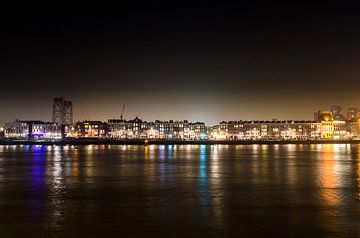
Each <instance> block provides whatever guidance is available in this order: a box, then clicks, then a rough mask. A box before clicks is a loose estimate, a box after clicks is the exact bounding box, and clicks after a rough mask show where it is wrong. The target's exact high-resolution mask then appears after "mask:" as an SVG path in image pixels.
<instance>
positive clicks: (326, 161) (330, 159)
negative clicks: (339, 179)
mask: <svg viewBox="0 0 360 238" xmlns="http://www.w3.org/2000/svg"><path fill="white" fill-rule="evenodd" d="M322 151H323V152H322V156H321V158H320V160H321V162H320V163H321V166H320V176H321V177H320V181H321V185H322V187H323V188H322V190H321V191H322V194H321V195H322V197H323V198H324V200H325V202H326V203H327V204H328V205H335V204H337V203H338V202H339V199H338V197H337V194H336V192H335V190H334V189H335V187H336V178H335V166H334V162H335V161H334V146H333V145H330V144H324V145H322Z"/></svg>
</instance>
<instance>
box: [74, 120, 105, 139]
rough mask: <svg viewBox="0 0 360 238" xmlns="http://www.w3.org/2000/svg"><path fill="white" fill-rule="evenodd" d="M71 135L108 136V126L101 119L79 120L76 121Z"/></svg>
mask: <svg viewBox="0 0 360 238" xmlns="http://www.w3.org/2000/svg"><path fill="white" fill-rule="evenodd" d="M71 135H72V136H73V137H77V138H107V137H108V128H107V124H106V123H104V122H101V121H87V120H86V121H82V122H80V121H79V122H76V123H75V125H74V127H73V131H72V132H71Z"/></svg>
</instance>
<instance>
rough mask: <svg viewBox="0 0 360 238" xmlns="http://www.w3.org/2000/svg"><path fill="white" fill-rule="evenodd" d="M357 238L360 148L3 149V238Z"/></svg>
mask: <svg viewBox="0 0 360 238" xmlns="http://www.w3.org/2000/svg"><path fill="white" fill-rule="evenodd" d="M359 235H360V146H359V145H346V144H344V145H326V144H324V145H166V146H162V145H149V146H136V145H131V146H123V145H112V146H110V145H109V146H104V145H99V146H97V145H96V146H95V145H94V146H91V145H89V146H19V145H17V146H0V237H225V236H226V237H358V236H359Z"/></svg>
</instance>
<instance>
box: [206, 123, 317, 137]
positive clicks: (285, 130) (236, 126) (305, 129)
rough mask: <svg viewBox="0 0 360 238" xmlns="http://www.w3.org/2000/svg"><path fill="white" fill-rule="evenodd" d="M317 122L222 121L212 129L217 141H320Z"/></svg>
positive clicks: (212, 135) (211, 133)
mask: <svg viewBox="0 0 360 238" xmlns="http://www.w3.org/2000/svg"><path fill="white" fill-rule="evenodd" d="M320 137H321V134H320V123H318V122H317V121H292V120H288V121H277V120H273V121H228V122H226V121H222V122H220V124H219V125H217V126H214V127H212V128H211V130H210V133H209V138H210V139H215V140H290V139H292V140H306V139H319V138H320Z"/></svg>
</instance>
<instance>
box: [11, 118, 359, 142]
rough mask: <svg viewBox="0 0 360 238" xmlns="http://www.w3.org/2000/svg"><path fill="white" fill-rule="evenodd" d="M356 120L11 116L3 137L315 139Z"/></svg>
mask: <svg viewBox="0 0 360 238" xmlns="http://www.w3.org/2000/svg"><path fill="white" fill-rule="evenodd" d="M359 128H360V121H359V120H356V121H338V120H334V119H333V117H332V115H331V113H329V112H321V114H320V116H319V118H318V120H312V121H309V120H302V121H297V120H289V121H278V120H272V121H223V122H220V123H219V124H218V125H215V126H206V125H205V123H203V122H188V121H187V120H184V121H172V120H170V121H160V120H156V121H150V122H148V121H143V120H141V119H140V118H138V117H136V118H135V119H133V120H122V119H110V120H108V122H102V121H81V122H76V123H74V124H73V125H60V124H56V123H50V122H42V121H20V120H15V121H13V122H9V123H7V124H6V125H5V128H4V129H5V130H4V136H5V138H12V139H62V138H109V139H119V140H121V139H122V140H123V139H165V140H317V139H340V140H341V139H353V138H359V137H360V133H359Z"/></svg>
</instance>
